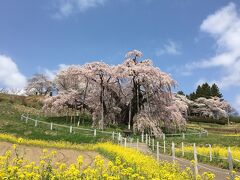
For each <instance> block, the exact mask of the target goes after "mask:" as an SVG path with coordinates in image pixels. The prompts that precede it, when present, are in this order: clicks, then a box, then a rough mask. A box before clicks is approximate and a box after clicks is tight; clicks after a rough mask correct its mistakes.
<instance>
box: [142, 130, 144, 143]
mask: <svg viewBox="0 0 240 180" xmlns="http://www.w3.org/2000/svg"><path fill="white" fill-rule="evenodd" d="M143 142H144V133H143V132H142V143H143Z"/></svg>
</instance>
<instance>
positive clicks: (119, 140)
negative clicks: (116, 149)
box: [118, 133, 121, 141]
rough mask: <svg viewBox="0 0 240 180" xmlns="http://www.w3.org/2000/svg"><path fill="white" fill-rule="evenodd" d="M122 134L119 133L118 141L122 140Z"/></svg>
mask: <svg viewBox="0 0 240 180" xmlns="http://www.w3.org/2000/svg"><path fill="white" fill-rule="evenodd" d="M120 138H121V134H120V133H118V141H120V140H121V139H120Z"/></svg>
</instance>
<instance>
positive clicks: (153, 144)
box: [152, 138, 155, 151]
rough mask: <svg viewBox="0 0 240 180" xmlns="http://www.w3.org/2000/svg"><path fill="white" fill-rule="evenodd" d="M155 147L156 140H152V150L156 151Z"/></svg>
mask: <svg viewBox="0 0 240 180" xmlns="http://www.w3.org/2000/svg"><path fill="white" fill-rule="evenodd" d="M154 146H155V143H154V138H153V139H152V150H153V151H154Z"/></svg>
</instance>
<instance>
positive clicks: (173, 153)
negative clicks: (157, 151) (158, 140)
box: [172, 142, 175, 163]
mask: <svg viewBox="0 0 240 180" xmlns="http://www.w3.org/2000/svg"><path fill="white" fill-rule="evenodd" d="M172 160H173V163H175V144H174V142H172Z"/></svg>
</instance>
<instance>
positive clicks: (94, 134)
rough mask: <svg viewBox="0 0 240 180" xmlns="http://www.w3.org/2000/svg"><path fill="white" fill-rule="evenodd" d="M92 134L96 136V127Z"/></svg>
mask: <svg viewBox="0 0 240 180" xmlns="http://www.w3.org/2000/svg"><path fill="white" fill-rule="evenodd" d="M93 136H94V137H96V136H97V130H96V129H94V132H93Z"/></svg>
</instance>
